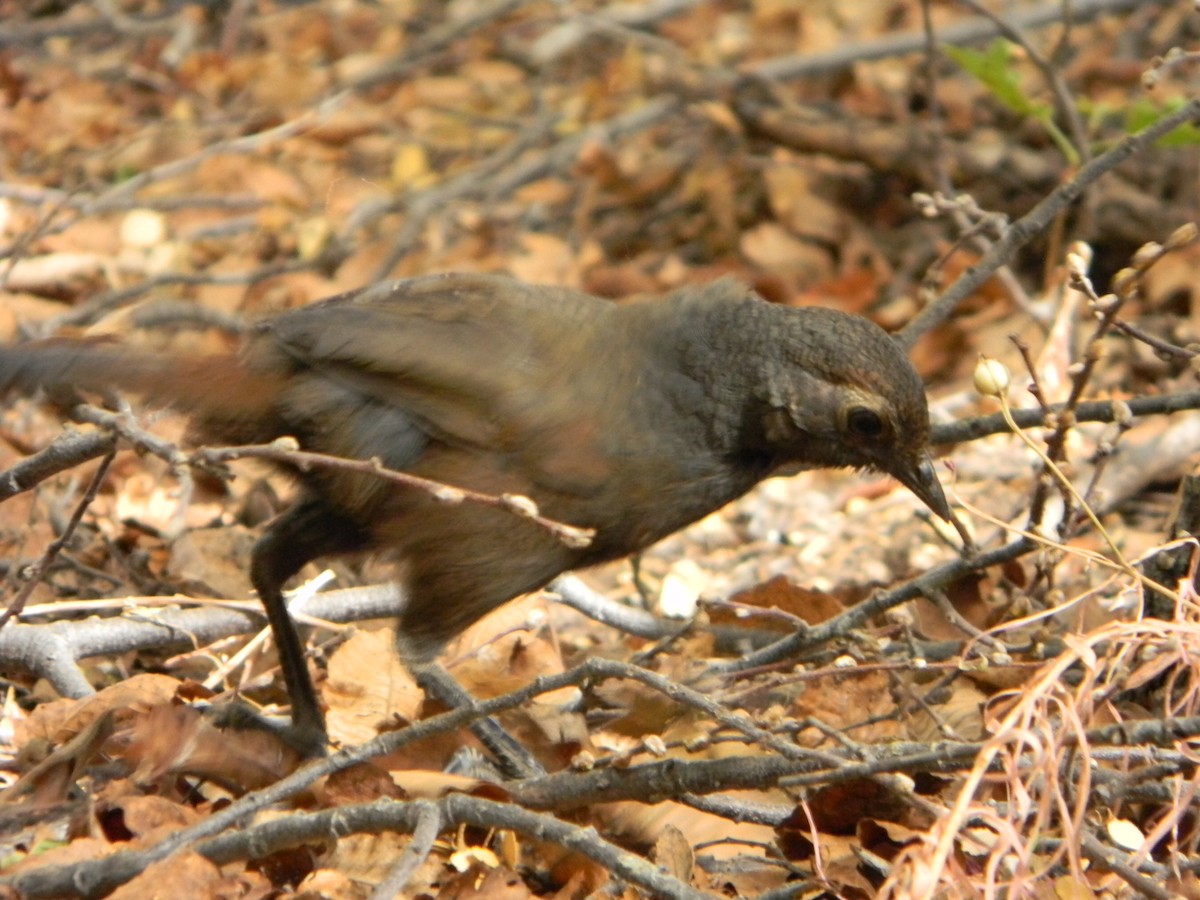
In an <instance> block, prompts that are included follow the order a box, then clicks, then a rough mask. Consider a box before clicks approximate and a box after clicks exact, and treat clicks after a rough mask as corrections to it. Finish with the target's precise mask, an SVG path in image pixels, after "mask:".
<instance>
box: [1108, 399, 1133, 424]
mask: <svg viewBox="0 0 1200 900" xmlns="http://www.w3.org/2000/svg"><path fill="white" fill-rule="evenodd" d="M1112 408H1113V421H1114V422H1116V423H1117V425H1118V426H1119V427H1121V428H1128V427H1129V426H1131V425H1132V424H1133V410H1132V409H1130V408H1129V404H1128V403H1126V402H1125V401H1124V400H1114V401H1113V405H1112Z"/></svg>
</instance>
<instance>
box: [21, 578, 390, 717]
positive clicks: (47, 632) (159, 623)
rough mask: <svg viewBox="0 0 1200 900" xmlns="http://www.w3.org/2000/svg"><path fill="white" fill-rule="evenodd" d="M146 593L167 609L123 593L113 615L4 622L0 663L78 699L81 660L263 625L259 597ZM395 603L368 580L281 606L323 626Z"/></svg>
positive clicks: (83, 684)
mask: <svg viewBox="0 0 1200 900" xmlns="http://www.w3.org/2000/svg"><path fill="white" fill-rule="evenodd" d="M153 599H155V600H158V601H160V603H161V604H162V605H170V606H171V607H172V608H167V609H161V610H155V609H149V608H146V607H145V600H144V599H140V600H139V598H133V599H132V600H130V599H129V598H127V599H126V600H125V601H112V602H113V603H116V604H118V605H128V606H130V607H132V608H131V610H130V611H129V612H127V613H126V614H125V615H123V616H119V617H108V618H98V617H94V616H93V617H90V618H87V619H82V620H75V621H67V622H50V623H47V624H41V625H25V624H20V623H13V624H10V625H9V626H8V627H6V628H4V629H3V630H0V663H2V664H3V665H5V666H11V667H14V668H17V669H19V670H21V671H25V672H31V673H33V674H35V675H37V676H39V677H41V678H45V679H46V680H47V681H48V682H49V683H50V684H51V685H52V686H53V687H54V689H55V690H56V691H57V692H58V693H59V694H61V695H62V696H64V697H72V698H79V697H86V696H89V695H90V694H93V693H95V691H94V689H93V688H92V686H91V684H90V683H89V682H88V680H87V679H86V678H85V677H84V674H83V672H82V671H81V670H80V668H79V665H78V661H79V660H81V659H85V658H87V657H91V656H114V655H117V654H121V653H126V652H129V651H131V650H155V651H161V652H178V651H192V650H195V649H197V648H198V647H203V646H206V645H208V644H210V643H212V642H213V641H217V640H220V639H222V638H226V637H230V636H232V635H239V634H247V633H253V632H256V631H258V630H260V629H261V628H262V627H263V612H262V604H260V603H259V602H258V601H257V600H253V601H250V600H247V601H241V602H232V601H224V600H216V601H214V600H210V601H202V600H194V599H188V598H174V597H169V598H153ZM400 602H401V598H400V594H399V593H398V592H397V590H396V588H395V586H394V585H375V586H370V587H362V588H347V589H344V590H337V591H327V592H325V593H322V594H316V595H313V596H311V597H309V598H307V599H306V601H305V602H304V603H302V604H300V603H296V602H292V603H291V604H290V605H289V611H290V612H291V614H292V618H293V619H294V620H296V621H297V622H299V623H308V622H313V621H314V619H315V620H319V621H320V622H321V623H324V624H325V625H326V626H328V624H329V623H334V624H335V625H340V624H345V623H349V622H357V621H362V620H364V619H381V618H390V617H392V616H395V615H396V614H397V613H398V612H399V609H400V607H399V604H400ZM139 603H140V604H141V608H140V609H139V608H138V604H139ZM185 603H192V604H197V605H198V608H195V609H177V608H173V607H176V606H178V605H181V604H185Z"/></svg>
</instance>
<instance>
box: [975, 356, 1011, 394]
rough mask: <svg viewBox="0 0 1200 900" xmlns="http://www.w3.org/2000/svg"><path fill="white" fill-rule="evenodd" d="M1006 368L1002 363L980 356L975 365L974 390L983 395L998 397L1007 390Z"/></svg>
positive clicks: (1007, 377)
mask: <svg viewBox="0 0 1200 900" xmlns="http://www.w3.org/2000/svg"><path fill="white" fill-rule="evenodd" d="M1008 384H1009V376H1008V369H1007V368H1006V367H1005V365H1004V363H1002V362H999V361H998V360H994V359H987V358H986V357H980V359H979V362H978V363H976V365H975V390H977V391H979V393H981V394H983V396H985V397H999V396H1000V395H1001V394H1003V393H1004V392H1005V391H1006V390H1008Z"/></svg>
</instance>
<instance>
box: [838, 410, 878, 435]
mask: <svg viewBox="0 0 1200 900" xmlns="http://www.w3.org/2000/svg"><path fill="white" fill-rule="evenodd" d="M846 427H847V428H848V429H849V430H850V433H851V434H856V435H858V436H859V437H866V438H874V437H879V436H880V435H881V434H883V419H881V418H880V417H879V413H877V412H875V410H873V409H867V407H865V406H856V407H854V409H852V410H850V412H849V413H848V414H847V415H846Z"/></svg>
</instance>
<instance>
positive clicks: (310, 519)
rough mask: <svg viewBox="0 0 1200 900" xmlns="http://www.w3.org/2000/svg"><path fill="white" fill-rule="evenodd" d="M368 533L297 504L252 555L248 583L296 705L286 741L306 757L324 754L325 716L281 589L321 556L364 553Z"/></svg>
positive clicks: (313, 502) (310, 502) (322, 507)
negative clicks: (259, 605) (269, 627)
mask: <svg viewBox="0 0 1200 900" xmlns="http://www.w3.org/2000/svg"><path fill="white" fill-rule="evenodd" d="M367 543H368V541H367V538H366V535H364V534H363V532H362V530H361V529H360V528H359V527H358V526H356V525H355V524H354V523H353V522H351V521H349V520H347V519H346V518H344V517H343V516H342V515H340V514H339V513H337V512H335V511H334V510H331V509H330V508H329V507H328V506H327V505H326V504H324V503H323V502H321V501H320V500H317V499H315V498H308V499H303V500H301V501H299V502H298V503H297V504H296V505H295V506H293V507H292V508H291V509H289V510H287V511H286V512H285V513H283V515H281V516H280V517H279V518H278V519H276V520H275V521H274V522H272V523H271V524H270V526H268V528H267V531H266V533H264V534H263V536H262V537H261V538H259V540H258V543H256V544H255V545H254V550H253V552H252V553H251V557H250V581H251V583H253V585H254V588H255V590H257V591H258V597H259V599H260V600H261V601H262V605H263V608H264V609H265V610H266V613H267V621H268V623H270V626H271V634H272V636H273V637H274V638H275V645H276V647H277V648H278V649H279V664H280V667H281V668H282V669H283V680H284V684H286V685H287V692H288V697H289V699H290V700H291V703H292V725H291V729H290V733H289V734H288V735H287V739H288V742H289V743H290V744H292V746H294V747H295V748H296V749H297V750H299V751H301V752H302V753H304V754H305V755H306V756H319V755H321V754H322V753H324V752H325V745H326V743H328V738H327V736H326V733H325V716H324V714H323V713H322V712H321V705H320V703H318V701H317V692H316V689H315V688H314V687H313V683H312V679H311V678H310V677H309V675H308V665H307V663H306V662H305V659H304V646H303V645H302V644H301V643H300V636H299V635H298V634H297V633H296V626H295V624H294V623H293V622H292V617H291V615H290V614H289V613H288V610H287V604H286V603H285V602H284V599H283V586H284V584H286V583H287V580H288V579H289V578H291V577H292V576H293V575H295V574H296V573H297V572H299V571H300V569H301V568H303V567H304V564H305V563H307V562H310V561H311V560H313V559H316V558H317V557H318V556H337V555H339V554H344V553H353V552H356V551H360V550H364V549H366V546H367Z"/></svg>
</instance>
